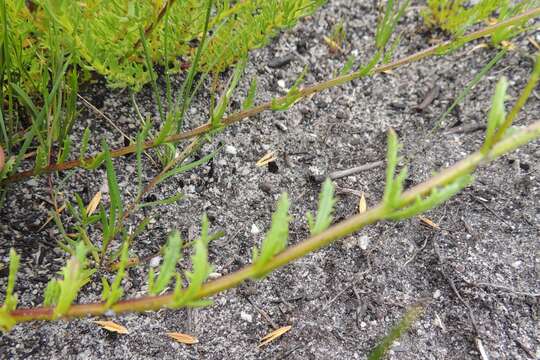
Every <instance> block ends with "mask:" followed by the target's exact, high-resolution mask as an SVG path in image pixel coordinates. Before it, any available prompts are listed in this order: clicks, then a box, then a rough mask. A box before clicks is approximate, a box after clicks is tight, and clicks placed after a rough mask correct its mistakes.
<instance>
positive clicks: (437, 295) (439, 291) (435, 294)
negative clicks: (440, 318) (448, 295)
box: [433, 289, 441, 299]
mask: <svg viewBox="0 0 540 360" xmlns="http://www.w3.org/2000/svg"><path fill="white" fill-rule="evenodd" d="M440 297H441V290H438V289H437V290H435V292H434V293H433V298H434V299H438V298H440Z"/></svg>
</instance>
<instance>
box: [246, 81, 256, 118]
mask: <svg viewBox="0 0 540 360" xmlns="http://www.w3.org/2000/svg"><path fill="white" fill-rule="evenodd" d="M256 92H257V78H253V80H251V83H250V84H249V89H248V92H247V96H246V99H245V100H244V104H243V105H242V110H248V109H251V108H252V107H253V103H254V102H255V93H256Z"/></svg>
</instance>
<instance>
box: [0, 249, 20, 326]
mask: <svg viewBox="0 0 540 360" xmlns="http://www.w3.org/2000/svg"><path fill="white" fill-rule="evenodd" d="M20 261H21V256H20V255H17V253H16V252H15V249H13V248H12V249H10V251H9V274H8V282H7V287H6V297H5V299H4V304H3V305H2V307H1V308H0V330H2V331H8V330H10V329H11V328H12V327H13V326H14V325H15V320H13V318H12V317H11V316H10V315H9V313H10V312H11V311H13V310H15V309H16V308H17V295H15V294H14V293H13V290H14V288H15V279H16V277H17V271H18V270H19V264H20Z"/></svg>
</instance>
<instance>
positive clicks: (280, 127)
mask: <svg viewBox="0 0 540 360" xmlns="http://www.w3.org/2000/svg"><path fill="white" fill-rule="evenodd" d="M274 124H276V127H277V128H278V129H279V130H281V131H283V132H285V131H287V127H286V126H285V124H284V123H282V122H281V121H277V120H276V121H275V122H274Z"/></svg>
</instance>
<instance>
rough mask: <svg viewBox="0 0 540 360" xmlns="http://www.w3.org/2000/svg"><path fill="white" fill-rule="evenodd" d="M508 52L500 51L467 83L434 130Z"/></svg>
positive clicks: (438, 120)
mask: <svg viewBox="0 0 540 360" xmlns="http://www.w3.org/2000/svg"><path fill="white" fill-rule="evenodd" d="M506 53H507V50H506V49H502V50H500V51H499V52H498V53H497V55H495V57H494V58H493V59H491V60H490V61H489V62H488V63H487V64H486V65H484V66H483V67H482V69H480V71H479V72H478V73H477V74H476V75H475V76H474V78H473V79H472V80H471V81H469V82H468V83H467V85H466V86H465V87H464V88H463V90H461V91H460V93H459V95H458V96H457V97H456V99H455V100H454V102H453V103H452V105H450V106H449V107H448V109H447V110H446V111H445V112H444V113H443V114H442V115H441V116H440V117H439V119H437V122H436V124H435V126H434V128H438V127H439V126H440V125H441V124H442V122H443V121H444V119H445V118H446V117H447V116H448V114H450V113H451V112H452V110H454V108H455V107H456V106H458V105H459V104H460V103H461V102H463V100H464V99H465V97H466V96H467V95H468V94H469V93H470V92H471V90H472V89H473V88H474V87H475V86H476V84H478V83H479V82H480V80H482V79H483V78H484V77H485V76H486V75H487V74H488V73H489V72H490V71H491V69H493V67H494V66H495V65H497V64H498V63H499V61H500V60H501V59H502V58H503V57H504V56H505V55H506Z"/></svg>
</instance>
